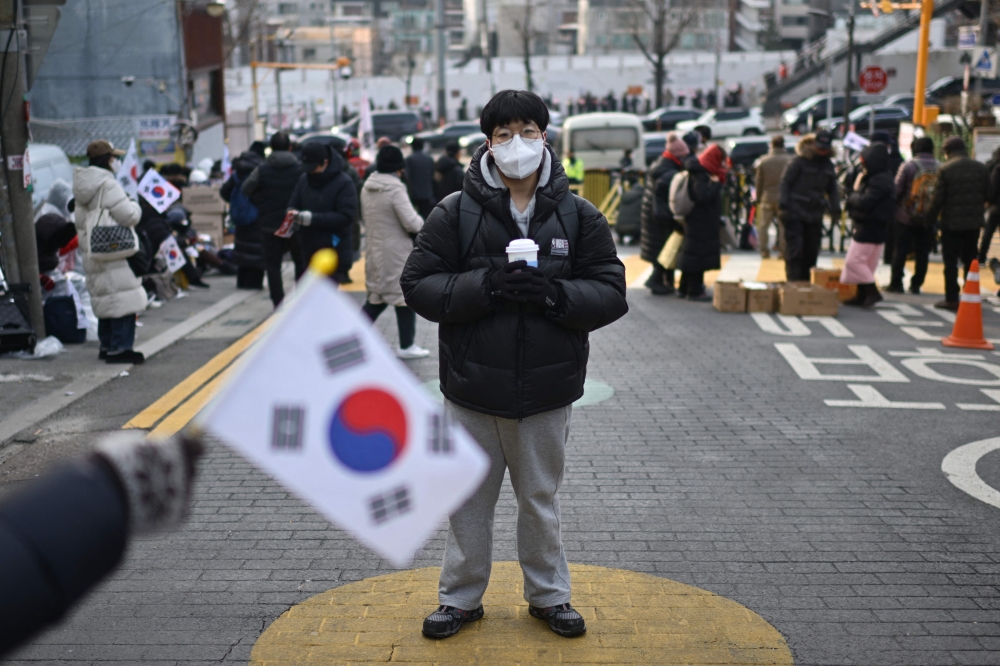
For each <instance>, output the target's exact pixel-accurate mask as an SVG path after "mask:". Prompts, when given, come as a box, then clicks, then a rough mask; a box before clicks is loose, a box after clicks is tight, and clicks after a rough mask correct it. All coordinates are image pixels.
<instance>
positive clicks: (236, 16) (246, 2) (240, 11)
mask: <svg viewBox="0 0 1000 666" xmlns="http://www.w3.org/2000/svg"><path fill="white" fill-rule="evenodd" d="M231 7H232V9H230V11H228V12H226V13H225V14H224V18H223V23H222V30H223V42H224V44H225V53H224V55H223V62H229V58H230V57H231V56H232V54H233V51H235V50H236V49H241V51H242V56H243V58H249V56H250V38H251V36H252V35H253V33H254V32H256V31H257V30H256V24H257V23H259V22H260V21H261V19H262V18H263V7H262V5H260V4H259V2H258V0H235V2H233V3H232V5H231ZM239 64H243V63H242V62H241V63H239Z"/></svg>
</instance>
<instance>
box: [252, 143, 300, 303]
mask: <svg viewBox="0 0 1000 666" xmlns="http://www.w3.org/2000/svg"><path fill="white" fill-rule="evenodd" d="M290 149H291V142H290V141H289V139H288V135H287V134H285V133H284V132H275V133H274V134H272V135H271V154H270V155H268V156H267V159H266V160H264V163H263V164H261V165H260V166H258V167H257V168H256V169H254V170H253V173H251V174H250V177H249V178H247V179H246V182H244V183H243V194H245V195H247V196H248V197H250V201H251V202H252V203H253V205H254V206H256V207H257V221H258V222H259V223H260V233H261V238H262V240H263V249H264V266H265V270H266V271H267V288H268V290H269V291H270V292H271V302H272V303H274V307H278V304H279V303H281V301H282V299H283V298H284V297H285V288H284V286H283V285H282V283H281V261H282V259H284V257H285V253H286V252H291V254H292V261H294V262H295V278H296V279H298V278H299V277H300V276H301V275H302V274H303V273H304V272H305V270H306V264H305V262H304V261H303V260H302V253H301V252H300V251H299V247H298V242H297V241H296V239H295V237H294V236H292V237H291V238H279V237H277V236H275V235H274V232H275V231H277V230H278V227H280V226H281V222H282V221H283V220H284V219H285V213H286V212H288V202H289V201H290V200H291V198H292V192H294V191H295V186H296V185H298V183H299V176H301V175H302V164H301V163H299V160H298V158H297V157H295V155H293V154H292V153H291V152H290Z"/></svg>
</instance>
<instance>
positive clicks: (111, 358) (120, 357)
mask: <svg viewBox="0 0 1000 666" xmlns="http://www.w3.org/2000/svg"><path fill="white" fill-rule="evenodd" d="M145 360H146V357H145V356H143V355H142V352H137V351H135V350H132V349H128V350H126V351H123V352H119V353H117V354H108V356H107V358H105V359H104V362H105V363H112V364H114V363H131V364H132V365H142V363H143V361H145Z"/></svg>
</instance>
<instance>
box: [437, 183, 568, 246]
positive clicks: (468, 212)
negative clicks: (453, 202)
mask: <svg viewBox="0 0 1000 666" xmlns="http://www.w3.org/2000/svg"><path fill="white" fill-rule="evenodd" d="M448 196H457V197H459V199H458V241H459V255H458V256H459V258H460V259H465V256H466V255H467V254H469V250H471V249H472V241H473V240H475V238H476V232H477V231H478V230H479V223H480V221H481V220H482V218H483V207H482V206H481V205H480V204H479V202H478V201H476V200H475V199H473V198H472V197H467V196H465V192H456V193H455V194H450V195H448ZM578 198H579V197H577V195H575V194H573V193H572V192H568V193H567V194H566V196H564V197H563V198H562V199H561V200H560V201H559V206H558V207H557V208H556V216H557V217H558V218H559V221H560V222H562V226H563V231H565V232H566V239H567V240H568V241H569V252H570V261H571V262H572V258H573V253H574V251H575V250H576V240H577V238H578V237H579V235H580V218H579V215H578V214H577V211H576V200H577V199H578Z"/></svg>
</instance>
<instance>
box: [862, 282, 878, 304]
mask: <svg viewBox="0 0 1000 666" xmlns="http://www.w3.org/2000/svg"><path fill="white" fill-rule="evenodd" d="M864 286H865V300H864V302H863V303H861V307H863V308H869V309H870V308H873V307H875V304H876V303H878V302H879V301H881V300H882V294H880V293H879V291H878V287H877V286H875V283H874V282H872V283H870V284H866V285H864Z"/></svg>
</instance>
